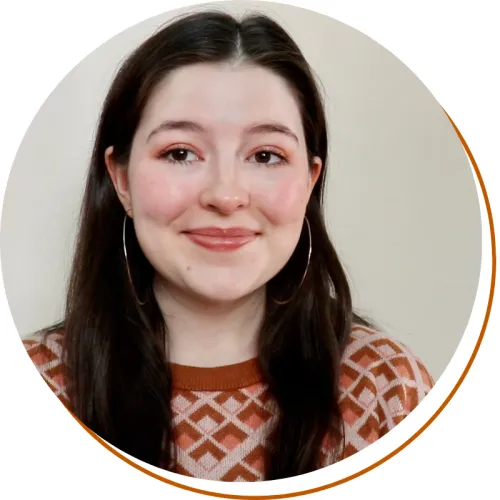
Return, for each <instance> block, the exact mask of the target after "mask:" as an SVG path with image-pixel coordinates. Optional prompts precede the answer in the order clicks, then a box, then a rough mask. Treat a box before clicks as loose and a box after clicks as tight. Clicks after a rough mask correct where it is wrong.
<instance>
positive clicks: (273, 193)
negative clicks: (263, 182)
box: [256, 178, 309, 225]
mask: <svg viewBox="0 0 500 500" xmlns="http://www.w3.org/2000/svg"><path fill="white" fill-rule="evenodd" d="M308 197H309V191H308V186H307V184H306V183H305V182H304V181H303V180H302V179H297V178H286V179H280V180H279V182H276V183H273V184H272V185H269V186H266V187H265V188H262V189H261V190H260V192H259V193H258V195H256V198H257V199H258V204H259V205H260V206H261V207H262V210H263V211H264V212H265V214H266V216H267V218H268V219H269V220H270V221H271V223H273V224H280V225H281V224H291V223H294V222H298V221H299V220H301V219H302V217H303V215H304V212H305V209H306V206H307V202H308V201H309V198H308Z"/></svg>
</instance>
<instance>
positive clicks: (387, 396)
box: [23, 327, 433, 481]
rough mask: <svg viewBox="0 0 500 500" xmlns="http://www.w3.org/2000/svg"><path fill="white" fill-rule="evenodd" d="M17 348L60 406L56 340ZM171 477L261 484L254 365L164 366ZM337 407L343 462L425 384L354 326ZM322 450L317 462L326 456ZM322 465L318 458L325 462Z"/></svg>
mask: <svg viewBox="0 0 500 500" xmlns="http://www.w3.org/2000/svg"><path fill="white" fill-rule="evenodd" d="M23 342H24V345H25V347H26V349H27V352H28V354H29V356H30V357H31V360H32V361H33V362H34V364H35V365H36V367H37V368H38V370H39V372H40V374H41V375H42V377H43V378H44V380H45V381H46V382H47V383H48V385H49V386H50V387H51V388H52V390H53V391H54V393H55V394H56V395H57V396H58V397H59V398H60V400H61V401H62V402H63V403H64V404H66V405H68V399H67V393H66V389H65V381H64V376H63V366H64V365H63V360H62V359H61V350H62V349H61V346H62V336H61V334H50V335H49V336H48V339H47V341H46V342H45V343H42V342H41V339H39V338H37V337H32V338H30V339H25V340H24V341H23ZM172 375H173V386H174V392H173V397H172V408H173V413H174V420H173V428H174V435H175V436H176V438H175V443H170V445H174V446H176V447H177V468H176V472H178V473H179V474H184V475H187V476H192V477H197V478H201V479H212V480H220V481H259V480H262V479H263V471H264V463H263V457H264V448H265V446H266V436H267V435H268V432H269V429H270V426H271V425H272V423H273V418H274V417H275V415H274V414H273V410H272V404H271V403H272V401H271V396H270V395H269V392H268V390H267V387H266V384H265V383H263V381H262V378H261V374H260V371H259V368H258V363H257V361H256V360H249V361H245V362H243V363H239V364H235V365H229V366H224V367H217V368H198V367H190V366H183V365H176V364H173V365H172ZM340 383H341V399H340V406H341V410H342V415H343V421H344V425H345V450H344V454H343V457H342V458H346V457H348V456H350V455H353V454H354V453H356V452H358V451H360V450H362V449H363V448H365V447H367V446H368V445H370V444H371V443H373V442H374V441H376V440H377V439H379V438H380V437H382V436H383V435H384V434H386V433H387V432H388V431H390V430H391V429H392V428H393V427H394V426H396V425H397V424H398V423H399V422H401V420H403V419H404V418H405V417H406V416H407V415H408V414H409V413H410V412H411V411H412V410H413V409H414V408H415V407H416V406H417V405H418V404H419V403H420V402H421V401H422V399H423V398H424V397H425V396H426V394H427V393H428V392H429V391H430V389H431V387H432V386H433V381H432V378H431V376H430V375H429V373H428V371H427V370H426V368H425V367H424V365H423V364H422V362H421V361H420V360H419V359H418V358H417V357H416V356H415V355H414V354H413V353H412V352H411V351H410V350H409V349H408V348H407V347H406V346H404V345H403V344H402V343H400V342H398V341H396V340H393V339H389V338H387V337H386V336H384V335H382V334H380V333H378V332H375V331H372V330H369V329H367V328H362V327H356V328H354V329H353V331H352V334H351V338H350V341H349V343H348V345H347V347H346V350H345V354H344V357H343V360H342V370H341V378H340ZM327 453H328V452H327V451H325V454H324V457H327ZM325 459H326V458H325Z"/></svg>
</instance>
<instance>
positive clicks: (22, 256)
mask: <svg viewBox="0 0 500 500" xmlns="http://www.w3.org/2000/svg"><path fill="white" fill-rule="evenodd" d="M214 7H215V8H217V9H221V8H222V9H223V10H224V11H229V12H232V13H235V14H236V15H238V16H239V15H241V14H242V13H244V12H248V11H255V9H258V11H260V12H262V11H263V12H265V13H267V14H268V15H271V16H272V17H273V18H274V19H276V20H277V21H278V22H279V23H280V24H281V25H282V26H283V27H284V28H285V29H286V30H288V31H289V32H290V33H291V35H292V37H293V38H294V39H295V40H296V41H297V43H298V44H299V46H300V48H301V49H302V51H303V53H304V55H305V57H306V59H307V60H308V61H309V63H310V64H311V66H312V69H313V72H314V73H315V75H317V77H318V80H319V84H320V89H322V90H323V94H324V96H325V104H326V106H325V107H326V118H327V124H328V129H329V135H330V141H329V149H330V154H329V159H328V172H327V178H326V196H325V219H326V224H327V227H328V228H329V232H330V236H331V238H332V241H333V244H334V246H335V249H336V251H337V252H338V253H339V256H340V259H341V262H342V264H343V267H344V269H345V270H346V272H347V275H348V278H349V281H350V285H351V291H352V295H353V303H354V307H355V309H356V311H359V312H360V313H361V314H363V315H365V316H367V317H368V318H369V319H370V320H372V321H373V322H374V324H375V325H376V328H378V329H379V330H380V331H381V332H383V333H385V334H386V335H389V336H391V337H393V338H395V339H396V340H399V341H401V342H403V343H404V344H405V345H406V346H408V347H409V348H410V349H412V350H413V351H414V352H415V354H416V355H417V356H419V357H420V358H421V360H422V362H423V363H424V364H425V366H426V367H427V369H428V370H429V371H430V373H431V375H432V376H433V377H434V379H437V378H439V377H440V376H441V374H442V373H443V371H444V369H445V368H446V366H447V365H448V362H449V360H450V358H451V357H452V355H453V353H454V352H455V350H456V348H457V345H458V344H459V342H460V340H461V337H462V334H463V331H464V330H465V328H466V326H467V322H468V321H469V315H470V312H471V309H472V305H473V303H474V298H475V295H476V289H477V284H478V283H477V282H478V278H479V269H480V261H481V244H480V242H481V221H480V214H479V206H478V197H477V194H476V192H475V186H474V178H473V175H472V172H471V169H470V166H469V162H468V159H467V155H466V154H465V152H464V150H463V147H462V144H461V143H460V141H459V139H458V137H457V135H456V134H455V132H454V130H453V127H452V125H451V124H450V121H449V120H448V118H447V117H446V115H445V113H443V110H442V108H441V106H440V105H439V102H438V101H436V99H435V98H434V97H433V96H432V94H431V93H430V92H429V90H428V89H427V88H426V86H425V85H424V84H423V83H422V82H421V81H420V80H419V79H418V78H417V77H416V76H415V75H414V74H413V73H412V72H411V71H410V70H409V69H408V68H407V67H406V66H405V64H404V63H403V62H401V61H400V60H399V59H397V58H396V57H394V55H392V54H391V52H390V51H388V50H387V49H385V48H383V47H382V46H381V45H379V44H378V43H376V42H375V41H373V40H372V39H370V38H369V37H368V36H366V35H364V34H363V33H361V32H359V31H358V30H356V29H354V28H351V27H349V26H346V25H345V24H343V23H340V22H338V21H335V20H333V19H331V18H329V17H327V16H324V15H321V14H318V13H316V12H312V11H309V10H306V9H301V8H294V7H290V6H288V5H283V4H276V3H267V2H222V4H221V3H218V4H210V6H209V8H210V9H213V8H214ZM186 10H187V11H188V12H192V11H193V7H188V8H187V9H186ZM178 15H179V11H178V10H176V11H173V12H172V11H170V12H167V13H165V14H163V15H160V16H155V17H153V18H150V19H147V20H146V21H145V22H142V23H138V24H137V25H134V26H133V27H131V28H129V29H127V30H125V31H124V32H122V33H119V34H118V35H117V36H115V37H113V38H112V39H111V40H110V41H109V42H106V43H105V44H104V45H101V46H99V47H98V48H97V49H96V50H95V51H93V52H92V53H91V54H89V55H88V57H86V58H85V59H84V60H83V61H81V62H80V61H78V64H77V66H76V67H75V68H72V70H71V71H70V73H69V74H68V75H67V76H65V78H64V79H63V80H62V81H61V82H60V83H59V84H58V85H57V87H56V88H55V89H54V90H53V92H52V93H51V94H50V95H49V96H48V98H47V100H46V101H45V102H44V103H43V105H42V107H41V108H40V110H39V112H38V113H37V115H36V116H35V118H34V120H33V122H32V123H31V124H30V126H29V129H28V131H27V132H26V135H25V136H24V138H23V141H22V144H21V146H20V148H19V151H18V153H17V155H16V158H15V162H14V165H13V167H12V170H11V174H10V176H9V182H8V186H7V189H6V192H5V197H4V204H3V208H2V220H1V226H2V230H1V233H0V249H1V260H2V273H3V280H4V286H5V290H6V293H7V298H8V301H9V306H10V310H11V313H12V316H13V318H14V322H15V324H16V326H17V328H18V330H19V333H20V334H21V336H23V337H24V336H27V335H30V334H31V333H33V332H34V331H37V330H40V329H42V328H44V327H46V326H48V325H50V324H52V323H54V322H56V321H58V320H60V319H61V315H62V312H63V311H64V298H65V295H66V287H67V279H68V275H69V267H70V261H71V257H72V250H73V245H74V243H75V238H76V230H77V227H78V223H77V217H78V213H79V210H80V205H81V196H82V192H83V187H84V184H85V182H84V179H85V176H86V173H87V169H88V161H89V158H90V155H91V150H92V145H93V139H94V135H95V129H96V124H97V121H98V117H99V113H100V110H101V107H102V102H103V100H104V97H105V95H106V93H107V91H108V86H109V85H110V83H111V80H112V78H113V77H114V75H115V72H116V70H117V68H118V66H119V64H120V63H121V62H122V61H123V60H124V58H125V57H127V55H128V54H129V53H130V52H131V51H132V50H133V49H134V48H135V47H136V46H137V45H138V44H140V43H141V42H142V41H143V40H145V39H146V38H148V37H149V36H151V34H152V33H154V32H156V31H157V30H158V29H159V28H160V27H161V26H163V25H164V23H166V22H168V21H169V20H170V19H171V18H172V17H177V16H178ZM313 252H314V249H313ZM313 258H314V253H313Z"/></svg>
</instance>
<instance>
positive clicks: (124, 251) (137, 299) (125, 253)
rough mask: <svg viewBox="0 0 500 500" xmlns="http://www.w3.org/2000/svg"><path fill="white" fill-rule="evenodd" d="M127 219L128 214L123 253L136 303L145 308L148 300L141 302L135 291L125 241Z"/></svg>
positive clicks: (124, 220)
mask: <svg viewBox="0 0 500 500" xmlns="http://www.w3.org/2000/svg"><path fill="white" fill-rule="evenodd" d="M127 219H128V213H126V214H125V217H124V219H123V253H124V255H125V266H126V267H127V274H128V281H129V283H130V288H131V289H132V294H133V295H134V298H135V300H136V302H137V303H138V304H139V305H140V306H143V305H144V304H145V303H146V302H147V300H145V301H144V302H141V301H140V300H139V297H138V296H137V293H136V291H135V287H134V283H133V282H132V274H131V273H130V267H129V265H128V254H127V243H126V241H125V228H126V226H127Z"/></svg>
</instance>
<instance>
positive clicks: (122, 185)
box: [104, 146, 132, 212]
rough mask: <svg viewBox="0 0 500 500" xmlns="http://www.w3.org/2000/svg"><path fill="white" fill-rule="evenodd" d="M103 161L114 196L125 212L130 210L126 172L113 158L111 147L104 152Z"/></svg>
mask: <svg viewBox="0 0 500 500" xmlns="http://www.w3.org/2000/svg"><path fill="white" fill-rule="evenodd" d="M104 161H105V163H106V168H107V170H108V174H109V177H110V178H111V182H112V183H113V186H114V187H115V191H116V194H117V195H118V198H119V200H120V202H121V204H122V205H123V208H124V209H125V212H130V211H131V210H132V203H131V198H130V189H129V182H128V171H127V169H126V168H125V166H124V165H121V164H119V163H117V161H116V160H115V158H114V157H113V146H109V147H108V148H107V149H106V151H105V152H104Z"/></svg>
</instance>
